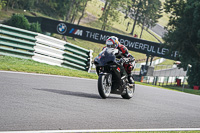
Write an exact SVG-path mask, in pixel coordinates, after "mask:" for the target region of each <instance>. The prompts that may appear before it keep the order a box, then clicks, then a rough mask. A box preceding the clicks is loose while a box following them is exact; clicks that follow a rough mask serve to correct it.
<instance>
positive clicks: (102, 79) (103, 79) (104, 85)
mask: <svg viewBox="0 0 200 133" xmlns="http://www.w3.org/2000/svg"><path fill="white" fill-rule="evenodd" d="M109 78H111V76H110V75H99V78H98V91H99V95H100V96H101V97H102V98H103V99H106V98H107V97H108V96H109V95H110V92H111V85H110V84H108V81H109V80H111V79H109Z"/></svg>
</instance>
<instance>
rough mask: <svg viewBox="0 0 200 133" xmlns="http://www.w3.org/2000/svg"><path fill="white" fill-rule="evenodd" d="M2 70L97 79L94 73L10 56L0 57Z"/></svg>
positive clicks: (0, 68)
mask: <svg viewBox="0 0 200 133" xmlns="http://www.w3.org/2000/svg"><path fill="white" fill-rule="evenodd" d="M0 70H5V71H16V72H28V73H40V74H51V75H62V76H70V77H80V78H89V79H97V75H96V74H93V73H88V72H85V71H79V70H72V69H68V68H63V67H59V66H51V65H48V64H44V63H39V62H36V61H33V60H27V59H20V58H15V57H10V56H0Z"/></svg>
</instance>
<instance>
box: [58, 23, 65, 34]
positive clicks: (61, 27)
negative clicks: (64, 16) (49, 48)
mask: <svg viewBox="0 0 200 133" xmlns="http://www.w3.org/2000/svg"><path fill="white" fill-rule="evenodd" d="M57 31H58V33H59V34H65V32H66V31H67V26H66V25H65V24H64V23H60V24H58V26H57Z"/></svg>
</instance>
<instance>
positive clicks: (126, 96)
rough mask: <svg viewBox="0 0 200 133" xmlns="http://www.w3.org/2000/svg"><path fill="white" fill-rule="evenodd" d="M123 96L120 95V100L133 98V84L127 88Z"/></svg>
mask: <svg viewBox="0 0 200 133" xmlns="http://www.w3.org/2000/svg"><path fill="white" fill-rule="evenodd" d="M125 89H126V92H125V94H122V95H121V96H122V98H124V99H131V98H132V97H133V93H134V91H135V82H133V84H132V85H129V86H127V87H126V88H125Z"/></svg>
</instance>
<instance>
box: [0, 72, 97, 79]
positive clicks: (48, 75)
mask: <svg viewBox="0 0 200 133" xmlns="http://www.w3.org/2000/svg"><path fill="white" fill-rule="evenodd" d="M0 73H11V74H24V75H34V76H46V77H57V78H72V79H82V80H93V81H96V79H86V78H78V77H69V76H61V75H50V74H39V73H27V72H14V71H1V70H0Z"/></svg>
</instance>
